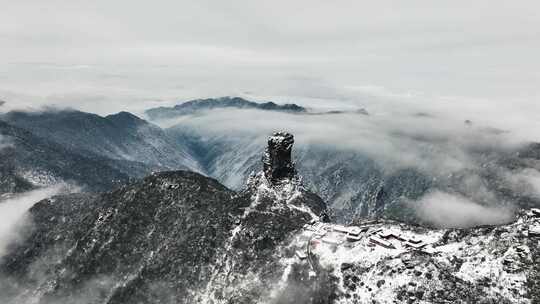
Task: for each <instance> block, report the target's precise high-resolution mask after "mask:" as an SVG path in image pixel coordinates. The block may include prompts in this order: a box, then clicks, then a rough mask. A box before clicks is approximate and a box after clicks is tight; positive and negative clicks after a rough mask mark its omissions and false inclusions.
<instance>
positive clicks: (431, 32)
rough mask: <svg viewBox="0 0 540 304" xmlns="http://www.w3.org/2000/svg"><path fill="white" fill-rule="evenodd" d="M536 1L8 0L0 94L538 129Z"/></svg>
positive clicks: (130, 106) (17, 102) (61, 101)
mask: <svg viewBox="0 0 540 304" xmlns="http://www.w3.org/2000/svg"><path fill="white" fill-rule="evenodd" d="M538 9H539V4H538V2H537V1H521V2H520V5H508V3H506V2H502V1H475V3H474V4H473V3H470V1H464V0H458V1H452V2H451V3H448V4H441V3H436V4H435V3H433V2H432V1H425V0H414V1H407V2H406V3H405V2H404V3H400V2H396V1H377V2H376V3H375V2H373V3H365V2H358V1H345V2H341V3H334V2H328V1H322V0H311V1H307V0H301V1H295V2H294V3H291V2H290V1H280V0H279V1H272V2H269V3H263V2H252V1H235V3H226V4H224V3H216V2H215V1H197V4H194V3H193V2H190V1H170V0H162V1H158V2H137V3H134V2H133V1H126V0H119V1H114V3H111V2H110V1H104V0H98V1H91V2H86V3H80V2H77V1H76V2H74V1H66V0H55V1H47V2H43V1H37V0H23V1H11V2H9V3H5V4H4V5H3V7H2V11H1V12H0V18H1V19H2V24H0V43H1V45H2V46H3V48H2V58H3V63H2V64H0V80H1V81H2V87H1V88H0V90H1V92H0V98H6V99H7V101H8V102H9V104H11V106H12V107H16V106H28V105H30V106H38V105H41V104H58V105H61V106H72V107H76V108H80V109H83V110H87V111H92V112H98V113H102V114H106V113H111V112H115V111H119V110H125V109H127V110H131V111H141V110H142V109H144V108H145V107H149V106H157V105H160V104H169V103H171V102H174V101H176V100H178V99H182V100H185V99H189V98H193V97H206V96H220V95H238V94H242V93H245V92H250V94H251V95H255V96H291V97H292V98H293V99H296V98H304V97H317V98H323V99H325V103H327V104H333V103H335V102H337V101H340V100H346V101H347V102H349V103H356V104H365V103H372V104H373V105H372V107H375V106H376V105H379V104H380V103H381V99H382V100H383V101H384V103H383V104H384V105H386V106H389V107H405V106H408V105H410V104H411V103H417V104H420V106H421V107H427V108H434V109H436V110H437V111H440V112H442V113H447V110H450V111H451V113H455V112H459V113H460V114H461V115H460V116H474V118H475V121H478V120H479V119H482V120H483V119H485V120H490V121H493V122H496V123H497V124H501V125H506V124H511V125H512V126H515V127H518V128H519V129H520V130H521V131H522V132H523V133H525V132H528V133H532V134H528V135H530V136H534V137H535V138H539V137H540V136H539V135H538V132H537V131H534V130H539V129H540V128H539V127H538V124H537V123H535V122H536V121H540V120H539V119H538V117H537V114H535V113H539V112H540V111H538V110H539V109H538V107H539V106H538V104H539V103H538V98H540V89H539V88H538V85H537V84H538V83H539V82H540V75H539V74H538V70H540V66H539V64H540V62H539V61H538V60H533V58H535V57H536V54H537V53H538V52H539V50H540V39H538V37H539V35H540V32H539V31H538V29H540V18H538V16H537V15H536V14H535V12H537V11H538ZM66 24H69V25H70V26H69V27H67V26H66ZM5 95H11V98H8V97H6V96H5ZM336 100H337V101H336ZM496 127H499V126H496ZM531 130H532V131H531Z"/></svg>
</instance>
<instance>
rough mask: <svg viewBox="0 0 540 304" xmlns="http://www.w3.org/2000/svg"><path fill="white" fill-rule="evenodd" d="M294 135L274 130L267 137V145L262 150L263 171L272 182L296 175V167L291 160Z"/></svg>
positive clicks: (275, 182)
mask: <svg viewBox="0 0 540 304" xmlns="http://www.w3.org/2000/svg"><path fill="white" fill-rule="evenodd" d="M293 144H294V137H293V135H292V134H290V133H286V132H276V133H274V134H273V135H272V136H270V137H269V138H268V146H267V147H266V151H265V152H264V155H263V158H262V161H263V171H264V175H265V176H266V178H267V179H268V180H269V181H270V182H271V183H273V184H277V183H279V182H280V181H283V180H285V179H292V178H293V177H295V176H296V169H295V168H294V163H293V162H292V160H291V153H292V146H293Z"/></svg>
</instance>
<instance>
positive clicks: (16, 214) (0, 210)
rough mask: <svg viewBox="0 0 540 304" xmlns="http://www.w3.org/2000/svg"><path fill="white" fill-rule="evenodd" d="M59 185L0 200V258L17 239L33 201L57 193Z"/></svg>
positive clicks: (35, 201) (25, 223)
mask: <svg viewBox="0 0 540 304" xmlns="http://www.w3.org/2000/svg"><path fill="white" fill-rule="evenodd" d="M60 190H61V186H55V187H49V188H44V189H39V190H34V191H29V192H26V193H23V194H19V195H15V196H13V197H11V198H8V199H6V200H4V201H0V258H1V257H2V256H3V255H4V254H6V249H7V247H8V245H9V244H10V243H11V242H14V241H16V240H18V238H19V237H20V234H19V232H20V229H21V228H22V227H24V226H25V225H27V224H28V222H27V221H26V220H25V216H26V213H27V211H28V209H30V208H31V207H32V206H33V205H34V204H35V203H37V202H38V201H40V200H43V199H45V198H47V197H51V196H53V195H55V194H57V193H58V192H59V191H60Z"/></svg>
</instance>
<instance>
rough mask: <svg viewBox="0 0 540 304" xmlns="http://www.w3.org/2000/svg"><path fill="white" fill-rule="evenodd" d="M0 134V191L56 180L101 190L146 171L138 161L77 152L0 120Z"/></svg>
mask: <svg viewBox="0 0 540 304" xmlns="http://www.w3.org/2000/svg"><path fill="white" fill-rule="evenodd" d="M0 136H2V138H3V139H4V141H5V142H6V144H5V145H4V146H3V147H2V148H1V149H0V174H1V176H0V193H17V192H23V191H27V190H30V189H33V188H36V187H43V186H48V185H54V184H57V183H59V182H66V183H73V184H75V185H77V186H80V187H82V188H83V190H89V191H104V190H110V189H111V188H114V187H115V186H119V185H121V184H124V183H126V182H127V181H129V179H130V178H131V177H132V176H137V175H139V176H140V175H142V174H145V172H147V170H148V168H147V167H146V166H145V165H144V164H142V163H138V162H130V161H124V160H113V159H110V158H106V157H103V156H100V155H96V154H93V153H79V151H77V150H75V149H69V148H67V147H64V146H61V145H59V144H57V143H55V142H53V141H50V140H48V139H46V138H43V137H39V136H36V135H34V134H33V133H31V132H29V131H27V130H25V129H22V128H19V127H16V126H13V125H10V124H8V123H5V122H3V121H0Z"/></svg>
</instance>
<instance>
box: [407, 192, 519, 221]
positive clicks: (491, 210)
mask: <svg viewBox="0 0 540 304" xmlns="http://www.w3.org/2000/svg"><path fill="white" fill-rule="evenodd" d="M410 204H411V206H412V207H413V208H415V211H416V214H417V215H418V216H419V217H420V218H421V219H422V220H424V221H426V222H428V223H431V224H433V225H435V226H437V227H442V228H463V227H473V226H478V225H496V224H502V223H507V222H509V221H511V220H512V214H513V213H512V210H511V209H508V208H505V207H494V206H483V205H480V204H477V203H475V202H473V201H471V200H469V199H467V198H465V197H462V196H459V195H453V194H449V193H445V192H440V191H436V192H433V193H430V194H428V195H426V196H424V197H423V198H422V199H420V200H419V201H416V202H411V203H410Z"/></svg>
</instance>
